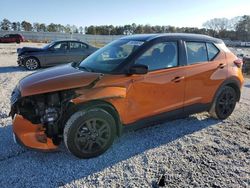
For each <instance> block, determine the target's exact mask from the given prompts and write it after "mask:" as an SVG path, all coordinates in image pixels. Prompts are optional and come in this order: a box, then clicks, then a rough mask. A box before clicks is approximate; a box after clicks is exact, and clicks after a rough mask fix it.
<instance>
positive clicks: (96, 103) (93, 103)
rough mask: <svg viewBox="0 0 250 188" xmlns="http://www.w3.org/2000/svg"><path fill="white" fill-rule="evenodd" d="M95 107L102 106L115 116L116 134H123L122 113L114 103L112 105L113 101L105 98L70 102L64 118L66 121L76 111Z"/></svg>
mask: <svg viewBox="0 0 250 188" xmlns="http://www.w3.org/2000/svg"><path fill="white" fill-rule="evenodd" d="M95 107H98V108H102V109H104V110H105V111H107V112H108V113H110V114H111V115H112V116H113V118H114V120H115V123H116V135H117V136H121V134H122V131H123V126H122V123H121V120H120V115H119V113H118V111H117V110H116V108H115V107H114V105H112V104H111V103H109V102H107V101H105V100H100V99H97V100H90V101H86V102H83V103H78V104H75V103H70V105H69V107H68V109H67V110H66V116H65V118H64V122H66V121H67V119H68V118H69V117H70V116H71V115H72V114H73V113H75V112H76V111H79V110H83V109H89V108H95Z"/></svg>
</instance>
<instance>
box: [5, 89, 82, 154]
mask: <svg viewBox="0 0 250 188" xmlns="http://www.w3.org/2000/svg"><path fill="white" fill-rule="evenodd" d="M76 96H77V95H76V94H75V92H74V90H66V91H57V92H52V93H46V94H38V95H32V96H25V97H21V92H20V90H19V89H18V87H16V88H15V89H14V91H13V92H12V96H11V111H10V116H11V117H12V119H13V132H14V135H15V137H16V140H17V141H19V142H20V143H21V144H23V145H25V146H26V147H29V148H34V149H40V150H54V149H56V148H57V145H59V144H60V142H61V139H62V134H63V125H64V121H65V116H66V110H67V109H68V107H69V105H70V101H71V99H73V98H75V97H76Z"/></svg>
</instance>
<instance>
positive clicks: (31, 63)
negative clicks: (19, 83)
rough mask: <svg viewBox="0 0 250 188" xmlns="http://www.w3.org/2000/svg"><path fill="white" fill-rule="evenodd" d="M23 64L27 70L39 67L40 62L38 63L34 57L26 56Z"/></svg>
mask: <svg viewBox="0 0 250 188" xmlns="http://www.w3.org/2000/svg"><path fill="white" fill-rule="evenodd" d="M24 66H25V67H26V69H28V70H36V69H38V68H39V67H40V64H39V61H38V59H36V58H34V57H28V58H27V59H26V60H25V62H24Z"/></svg>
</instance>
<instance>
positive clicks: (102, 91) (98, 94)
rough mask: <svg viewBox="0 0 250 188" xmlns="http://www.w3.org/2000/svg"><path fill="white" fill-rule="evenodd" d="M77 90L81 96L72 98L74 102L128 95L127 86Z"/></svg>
mask: <svg viewBox="0 0 250 188" xmlns="http://www.w3.org/2000/svg"><path fill="white" fill-rule="evenodd" d="M75 92H76V94H77V95H79V97H76V98H74V99H72V102H73V103H74V104H79V103H83V102H86V101H92V100H100V99H102V100H103V99H113V98H125V97H126V88H125V87H118V86H112V87H101V88H92V89H78V90H75Z"/></svg>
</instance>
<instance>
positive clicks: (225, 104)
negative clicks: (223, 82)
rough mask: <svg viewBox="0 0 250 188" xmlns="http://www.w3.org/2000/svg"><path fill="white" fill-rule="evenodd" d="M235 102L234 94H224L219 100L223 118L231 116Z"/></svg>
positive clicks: (226, 92)
mask: <svg viewBox="0 0 250 188" xmlns="http://www.w3.org/2000/svg"><path fill="white" fill-rule="evenodd" d="M235 100H236V99H235V95H234V94H233V93H232V92H230V91H225V92H223V93H222V94H221V96H220V97H219V100H218V109H219V113H221V114H222V115H223V116H227V115H229V114H231V113H232V111H233V109H234V106H235V103H236V102H235Z"/></svg>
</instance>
